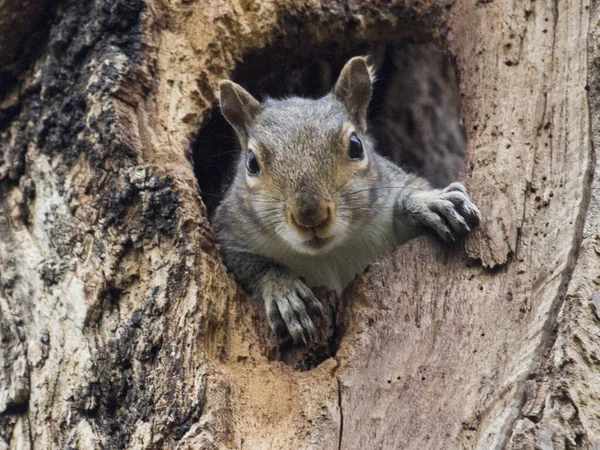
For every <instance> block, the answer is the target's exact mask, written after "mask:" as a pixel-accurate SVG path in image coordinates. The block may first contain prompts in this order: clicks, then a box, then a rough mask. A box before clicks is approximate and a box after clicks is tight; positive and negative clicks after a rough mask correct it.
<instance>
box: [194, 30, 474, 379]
mask: <svg viewBox="0 0 600 450" xmlns="http://www.w3.org/2000/svg"><path fill="white" fill-rule="evenodd" d="M288 44H289V43H288ZM346 44H347V43H346ZM365 54H368V55H370V57H371V62H372V63H373V64H374V66H375V68H376V82H375V84H374V90H373V97H372V100H371V103H370V105H369V112H368V119H369V125H368V128H369V132H370V134H371V135H372V136H373V137H374V139H375V142H376V149H377V151H378V152H379V153H380V154H382V155H384V156H386V157H387V158H389V159H391V160H392V161H394V162H395V163H397V164H398V165H399V166H401V167H402V168H403V169H405V170H406V171H407V172H411V173H416V174H419V175H422V176H424V177H425V178H427V179H428V180H429V181H430V183H431V184H432V185H433V186H435V187H442V186H446V185H448V184H449V183H450V182H452V181H455V180H456V179H458V177H459V174H460V172H461V171H462V169H463V164H464V158H465V147H466V135H465V132H464V128H463V126H462V121H461V119H460V104H459V93H458V87H457V77H456V75H455V72H454V68H453V66H452V63H451V61H450V60H449V58H448V57H447V56H446V55H445V54H444V53H443V52H442V51H440V50H439V49H438V48H436V46H434V45H433V44H432V43H423V42H415V41H414V40H403V41H399V42H386V43H360V44H357V45H354V46H348V47H343V48H341V47H340V46H339V45H338V44H337V43H336V44H331V45H328V44H321V45H319V46H317V47H311V46H309V45H306V44H303V45H298V44H296V45H286V44H285V43H283V42H280V43H279V44H273V45H272V46H269V47H267V48H264V49H262V50H256V51H250V52H248V53H247V54H245V55H244V58H243V62H241V63H240V64H239V65H238V66H237V67H236V68H235V70H234V71H233V73H232V75H231V79H232V80H233V81H235V82H236V83H239V84H240V85H241V86H243V87H244V88H245V89H246V90H248V91H249V92H250V93H251V94H252V95H253V96H255V97H256V98H257V99H264V98H265V97H267V96H270V97H273V98H278V97H285V96H292V95H296V96H302V97H309V98H319V97H321V96H323V95H325V94H327V93H328V92H329V91H330V90H331V89H332V87H333V84H334V83H335V81H336V80H337V77H338V75H339V73H340V71H341V69H342V67H343V65H344V63H345V62H346V61H347V60H348V59H350V58H351V57H353V56H356V55H365ZM191 150H192V154H193V158H194V169H195V173H196V177H197V179H198V183H199V187H200V190H201V195H202V198H203V201H204V203H205V205H206V206H207V209H208V212H209V214H210V215H212V214H213V212H214V210H215V208H216V207H217V205H218V204H219V202H220V201H221V199H222V198H223V196H224V194H225V192H226V190H227V187H228V186H229V184H230V183H231V181H232V180H233V176H234V169H235V166H236V163H237V161H238V158H239V155H240V149H239V145H238V143H237V140H236V137H235V134H234V132H233V129H232V128H231V127H230V126H229V124H228V123H227V122H226V120H225V119H224V118H223V116H222V115H221V112H220V110H219V107H218V105H216V104H215V105H214V107H213V108H212V109H211V111H209V113H208V116H207V118H206V119H205V121H204V123H203V125H202V127H201V129H200V130H199V132H198V134H197V136H196V138H195V140H194V142H193V144H192V149H191ZM338 329H340V330H343V324H339V328H338ZM333 334H334V336H333V337H332V338H330V342H329V343H328V344H327V346H326V347H323V348H317V349H312V350H311V351H309V352H306V351H303V350H302V349H300V350H298V349H297V348H295V347H292V348H290V347H285V348H284V347H282V348H280V349H279V350H278V351H277V352H276V353H278V354H277V355H273V356H274V357H277V358H280V359H282V360H284V361H285V362H287V363H288V364H290V365H292V366H294V367H295V368H296V369H310V368H312V367H314V366H316V365H317V364H319V363H320V362H321V361H323V360H325V359H327V358H328V357H329V356H332V355H334V354H335V352H336V350H337V345H338V342H339V338H340V336H339V334H340V333H338V332H334V333H333ZM336 334H338V336H335V335H336Z"/></svg>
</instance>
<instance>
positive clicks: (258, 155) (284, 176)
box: [219, 57, 377, 254]
mask: <svg viewBox="0 0 600 450" xmlns="http://www.w3.org/2000/svg"><path fill="white" fill-rule="evenodd" d="M372 81H373V74H372V71H371V69H370V67H369V66H368V64H367V61H366V58H364V57H355V58H352V59H351V60H349V61H348V62H347V63H346V65H345V66H344V68H343V69H342V71H341V73H340V76H339V78H338V80H337V82H336V84H335V87H334V88H333V90H332V92H330V93H329V94H328V95H326V96H325V97H323V98H320V99H317V100H313V99H305V98H298V97H291V98H286V99H280V100H274V99H267V100H265V101H264V102H262V103H261V102H259V101H258V100H256V99H255V98H254V97H253V96H252V95H251V94H250V93H248V92H247V91H246V90H244V89H243V88H242V87H241V86H239V85H238V84H236V83H233V82H231V81H227V80H224V81H221V83H220V84H219V90H220V105H221V110H222V113H223V115H224V116H225V118H226V119H227V121H228V122H229V123H230V124H231V126H232V127H233V128H234V130H235V132H236V134H237V137H238V140H239V142H240V144H241V148H242V155H241V157H240V161H239V165H238V170H237V173H236V176H235V180H234V183H233V186H232V189H233V190H234V192H233V194H232V195H231V198H233V199H234V200H233V201H234V202H235V203H236V204H237V205H238V206H239V208H240V212H241V213H242V214H247V216H248V217H249V220H251V221H252V222H253V223H254V224H255V225H256V228H257V230H259V231H260V233H262V235H263V236H268V237H271V238H275V237H279V238H280V239H282V240H283V241H284V242H285V243H286V244H288V245H291V246H292V247H293V248H294V249H296V250H297V251H299V252H301V253H307V254H319V253H325V252H327V251H329V250H330V249H332V248H334V247H335V246H337V245H339V244H340V243H342V242H344V240H345V239H346V238H347V237H348V236H350V235H351V234H352V233H353V232H355V231H356V227H360V226H361V222H362V221H365V220H366V218H367V216H368V214H369V208H368V206H369V204H370V203H371V202H372V199H371V198H370V197H371V196H372V192H371V191H372V188H373V186H374V185H375V183H376V180H377V174H376V171H375V170H374V168H373V166H372V164H371V159H372V157H371V155H372V149H371V147H372V143H371V139H370V138H369V136H368V135H367V107H368V105H369V101H370V99H371V94H372Z"/></svg>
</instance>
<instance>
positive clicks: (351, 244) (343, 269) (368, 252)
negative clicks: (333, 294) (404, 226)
mask: <svg viewBox="0 0 600 450" xmlns="http://www.w3.org/2000/svg"><path fill="white" fill-rule="evenodd" d="M393 220H394V219H393V218H392V217H391V214H389V215H388V214H383V215H380V216H379V217H377V218H376V219H375V220H374V221H372V222H369V223H368V224H365V225H364V226H362V227H361V228H360V229H359V230H353V231H352V233H350V234H349V236H348V237H347V238H346V239H345V241H344V242H342V243H341V244H340V245H339V246H337V247H335V248H334V249H333V250H331V251H330V252H328V253H326V254H323V255H306V254H301V253H297V252H285V253H280V254H278V255H277V256H276V257H275V258H274V259H276V260H277V261H278V262H280V263H282V264H283V265H285V266H286V267H288V268H289V269H291V270H292V271H293V272H294V273H295V274H296V275H298V276H300V277H302V278H304V280H305V281H306V284H307V285H308V286H310V287H317V286H327V287H328V288H330V289H334V290H335V291H337V292H338V293H341V291H342V290H343V289H344V288H345V287H346V286H347V285H348V283H350V281H352V280H353V279H354V277H355V276H356V275H357V274H360V273H362V272H363V271H364V270H365V268H366V267H367V266H368V265H369V264H371V263H373V262H375V261H376V260H377V259H378V258H380V257H381V256H383V255H388V254H390V253H392V252H393V251H394V250H395V249H396V247H397V246H398V245H399V243H400V242H398V240H397V239H396V237H395V236H394V231H393V228H394V227H393V224H392V222H393Z"/></svg>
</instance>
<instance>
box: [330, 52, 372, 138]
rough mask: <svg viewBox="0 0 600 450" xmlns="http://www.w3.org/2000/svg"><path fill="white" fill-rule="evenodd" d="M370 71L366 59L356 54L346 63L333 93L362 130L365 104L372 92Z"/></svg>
mask: <svg viewBox="0 0 600 450" xmlns="http://www.w3.org/2000/svg"><path fill="white" fill-rule="evenodd" d="M372 81H373V80H372V73H371V69H370V68H369V66H368V65H367V59H366V58H365V57H363V56H356V57H354V58H352V59H351V60H350V61H348V62H347V63H346V65H345V66H344V68H343V69H342V72H341V73H340V77H339V78H338V80H337V82H336V84H335V88H334V89H333V95H334V96H335V97H336V98H337V99H338V100H339V101H341V102H342V103H343V104H344V106H346V108H347V109H348V112H349V113H350V116H351V118H352V119H353V120H354V121H355V122H356V124H357V125H358V126H359V127H360V128H361V129H362V130H363V131H364V130H366V128H367V106H369V102H370V101H371V94H372V92H373V86H372V84H371V83H372Z"/></svg>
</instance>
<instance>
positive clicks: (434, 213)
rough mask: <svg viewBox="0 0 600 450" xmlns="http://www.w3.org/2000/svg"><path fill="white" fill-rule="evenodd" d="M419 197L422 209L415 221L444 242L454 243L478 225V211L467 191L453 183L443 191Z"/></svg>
mask: <svg viewBox="0 0 600 450" xmlns="http://www.w3.org/2000/svg"><path fill="white" fill-rule="evenodd" d="M416 197H421V200H422V201H423V202H424V208H423V209H421V210H420V211H419V212H418V213H417V220H418V221H419V222H420V223H422V224H423V225H425V226H427V227H429V228H431V229H433V231H435V232H436V233H437V234H438V235H439V236H440V237H441V238H442V239H443V240H444V241H446V242H450V241H456V239H457V237H461V236H464V235H466V234H467V233H469V232H470V231H471V227H473V226H476V225H477V224H478V223H479V210H478V209H477V206H475V205H474V204H473V202H471V199H470V198H469V195H468V194H467V189H466V188H465V186H464V185H463V184H462V183H459V182H455V183H452V184H450V185H449V186H448V187H446V188H445V189H442V190H439V191H433V192H431V191H430V192H427V193H425V194H422V195H417V196H416Z"/></svg>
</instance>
